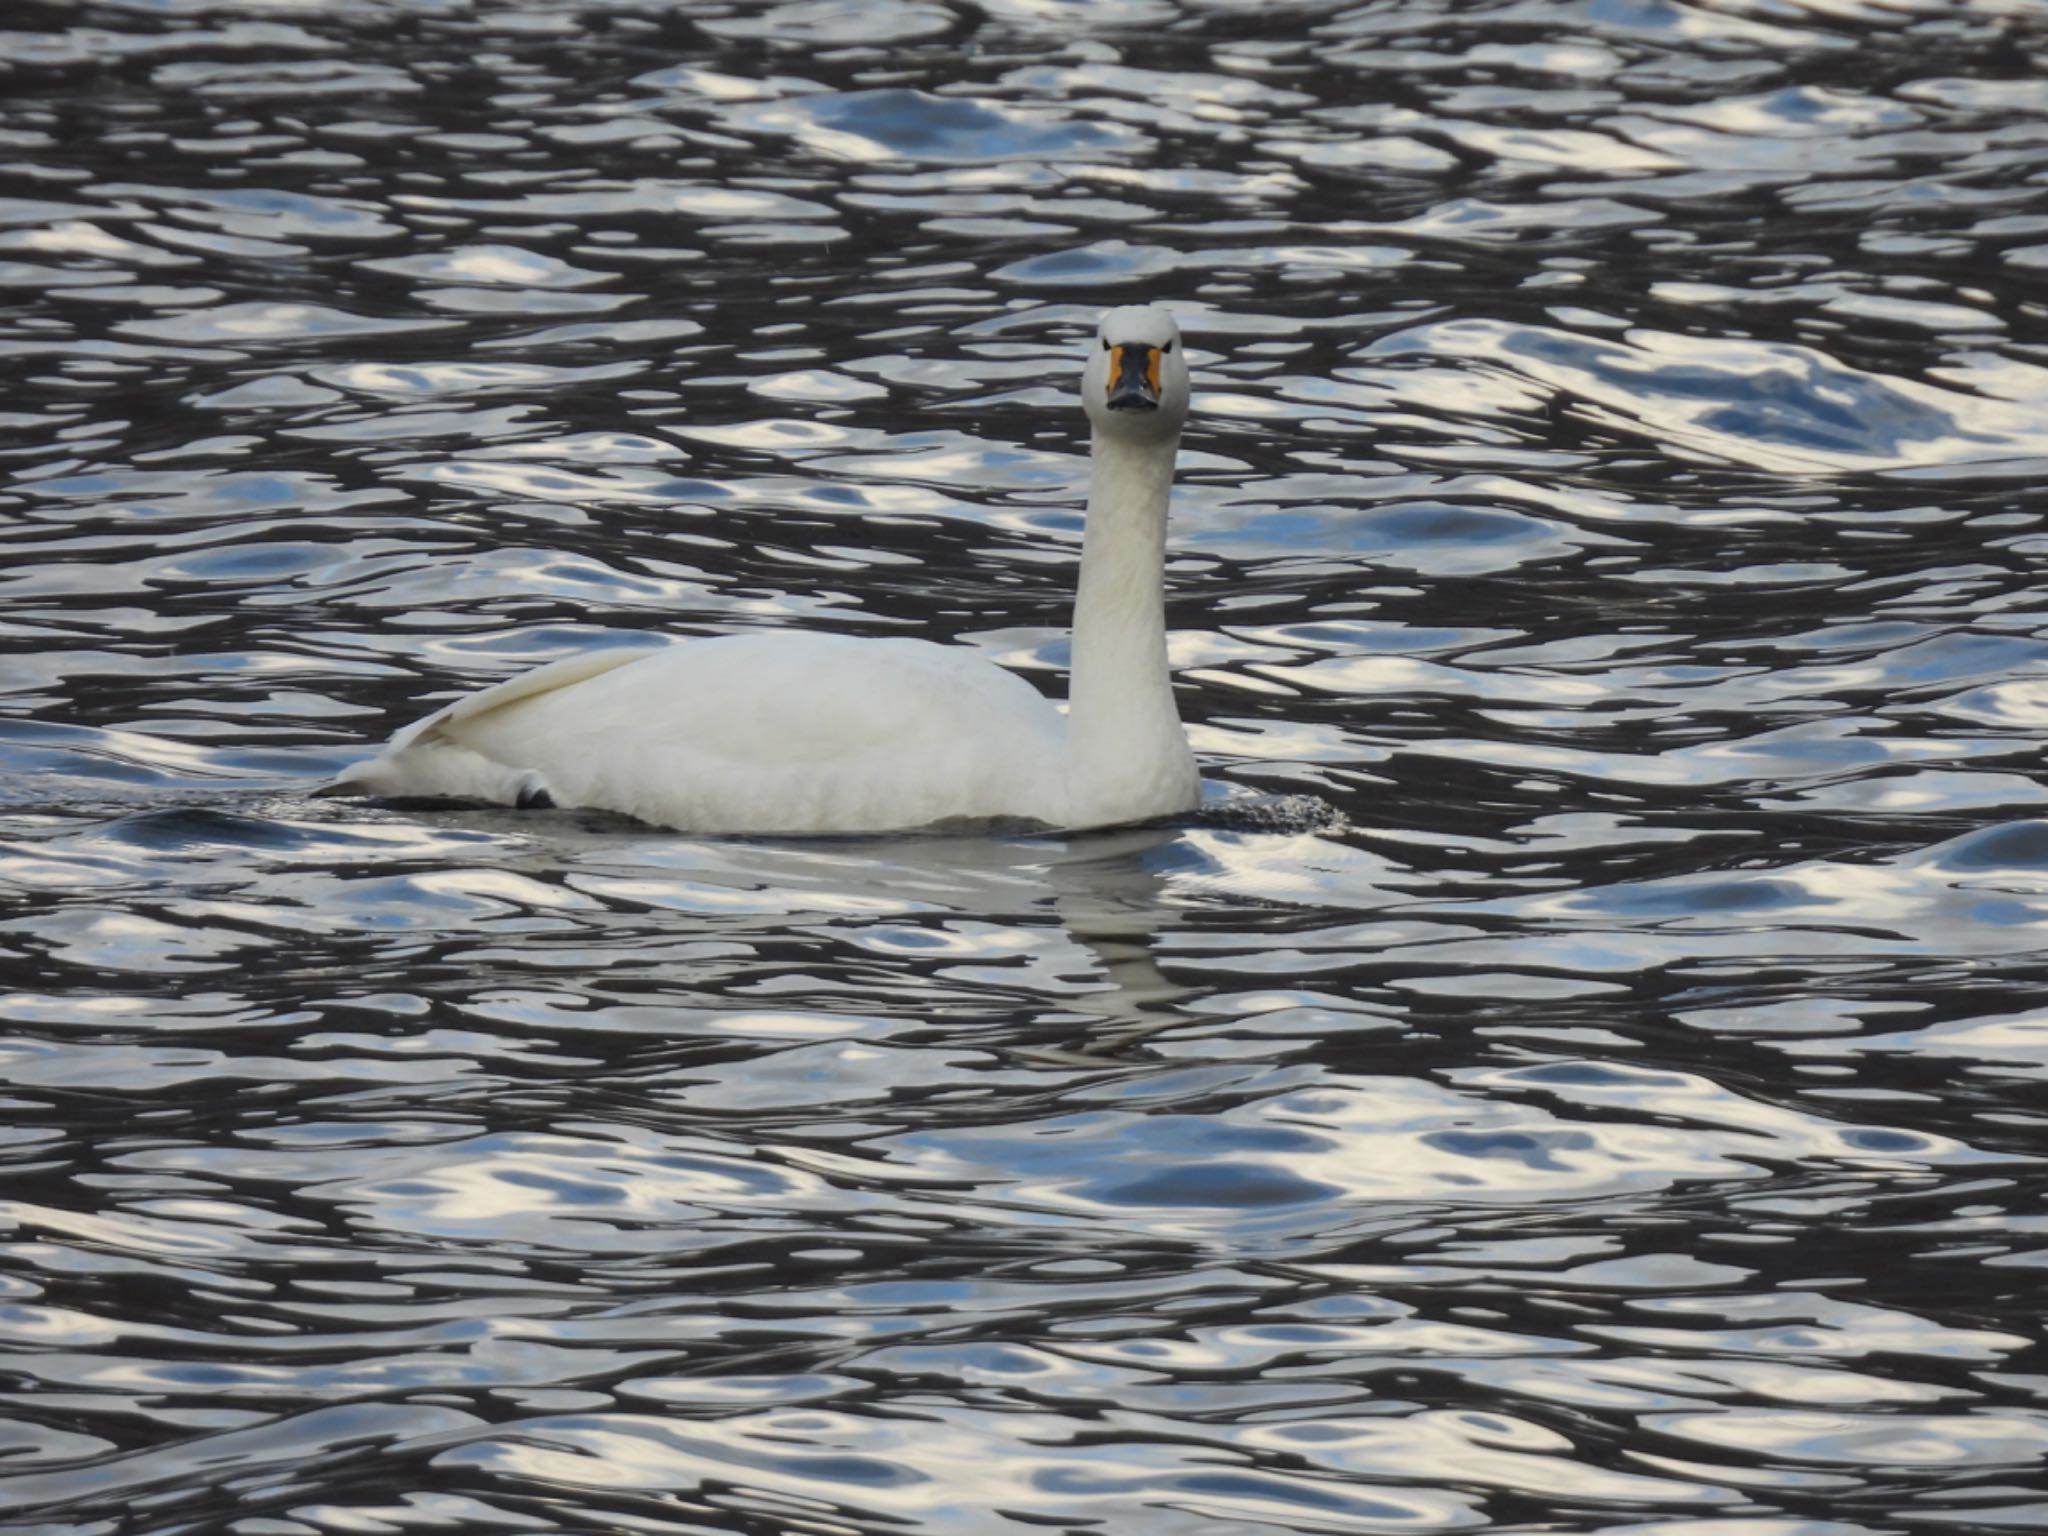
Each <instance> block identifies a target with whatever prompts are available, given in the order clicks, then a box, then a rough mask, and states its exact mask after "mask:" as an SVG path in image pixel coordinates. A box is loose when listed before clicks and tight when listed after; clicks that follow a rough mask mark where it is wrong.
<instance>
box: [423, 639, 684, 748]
mask: <svg viewBox="0 0 2048 1536" xmlns="http://www.w3.org/2000/svg"><path fill="white" fill-rule="evenodd" d="M669 648H670V647H669V646H668V645H666V644H662V645H612V646H602V647H600V648H598V649H597V650H594V651H585V652H583V653H581V654H580V655H576V656H564V657H562V658H561V659H560V660H559V661H550V662H546V663H544V664H543V665H541V666H538V667H535V668H534V669H533V670H532V671H531V672H522V673H520V674H519V675H518V676H517V677H508V678H506V679H505V681H504V682H502V683H493V684H492V685H491V686H490V687H488V688H484V689H480V690H478V691H477V692H475V693H467V694H464V695H463V696H462V697H461V698H459V699H457V700H455V702H454V703H452V704H449V705H447V706H445V707H444V708H441V709H437V710H435V711H434V713H432V714H431V715H428V716H426V717H425V718H424V719H420V720H415V721H413V723H412V724H411V725H408V726H406V727H405V728H404V729H403V730H401V731H399V732H398V733H397V734H396V735H394V736H393V737H392V738H391V741H390V743H389V745H388V746H387V747H386V749H385V750H387V751H397V750H401V749H403V748H405V747H408V746H410V745H412V743H414V742H415V741H418V740H419V739H420V738H421V737H423V736H427V735H431V734H434V733H436V732H442V731H445V730H446V729H447V728H448V727H449V726H452V725H454V724H455V723H456V722H457V721H461V720H470V719H474V718H475V717H476V716H478V715H483V714H488V713H490V712H491V711H492V710H494V709H503V708H504V707H505V706H506V705H508V704H517V703H518V702H519V701H520V700H521V699H530V698H532V697H533V696H534V695H536V694H542V693H552V692H554V691H555V690H556V689H558V688H571V687H574V686H575V685H576V684H578V683H581V682H585V681H587V680H589V679H590V678H593V677H600V676H602V675H603V674H604V673H606V672H610V671H612V670H613V669H615V668H617V667H623V666H625V665H627V664H628V663H629V662H635V661H643V660H645V659H646V658H647V657H649V656H658V655H660V654H661V653H662V652H663V651H666V650H668V649H669Z"/></svg>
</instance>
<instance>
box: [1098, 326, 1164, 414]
mask: <svg viewBox="0 0 2048 1536" xmlns="http://www.w3.org/2000/svg"><path fill="white" fill-rule="evenodd" d="M1109 408H1110V409H1111V410H1112V411H1156V410H1158V409H1159V349H1158V348H1157V347H1148V346H1146V345H1145V344H1144V343H1143V342H1126V343H1125V344H1124V345H1123V346H1120V347H1111V348H1110V349H1109Z"/></svg>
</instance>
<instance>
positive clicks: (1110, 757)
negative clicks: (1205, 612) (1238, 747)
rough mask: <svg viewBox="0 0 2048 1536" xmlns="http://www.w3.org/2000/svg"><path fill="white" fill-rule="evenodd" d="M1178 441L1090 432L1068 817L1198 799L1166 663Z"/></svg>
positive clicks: (1071, 689) (1077, 819) (1161, 810)
mask: <svg viewBox="0 0 2048 1536" xmlns="http://www.w3.org/2000/svg"><path fill="white" fill-rule="evenodd" d="M1178 446H1179V439H1178V437H1168V438H1162V439H1159V440H1156V441H1142V440H1141V441H1133V440H1130V439H1126V438H1122V437H1116V436H1112V435H1110V434H1108V433H1104V432H1098V433H1096V435H1095V443H1094V452H1093V455H1092V465H1093V468H1092V473H1091V477H1090V481H1089V486H1088V526H1087V531H1086V533H1085V534H1084V535H1083V538H1082V542H1081V580H1080V587H1079V590H1078V591H1077V592H1076V593H1075V596H1074V642H1073V674H1072V677H1071V679H1070V680H1069V683H1068V689H1067V698H1068V705H1067V792H1068V797H1069V800H1070V802H1071V815H1072V817H1073V821H1074V824H1076V825H1082V826H1089V825H1101V824H1104V823H1107V822H1114V821H1131V820H1137V819H1139V818H1142V817H1147V816H1161V815H1166V814H1168V813H1170V812H1173V811H1179V810H1185V809H1187V808H1188V807H1189V806H1191V805H1193V804H1194V802H1195V798H1196V794H1197V788H1196V783H1197V781H1196V776H1195V761H1194V756H1193V754H1192V753H1191V752H1189V750H1188V742H1187V733H1186V732H1185V731H1183V730H1182V729H1181V723H1180V715H1179V713H1178V712H1177V711H1176V710H1175V708H1174V703H1173V679H1172V676H1171V674H1170V673H1169V672H1168V671H1167V666H1166V568H1165V567H1166V502H1167V495H1168V492H1169V490H1170V489H1171V486H1172V483H1173V456H1174V451H1175V449H1176V448H1177V447H1178Z"/></svg>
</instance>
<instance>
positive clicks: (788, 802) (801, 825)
mask: <svg viewBox="0 0 2048 1536" xmlns="http://www.w3.org/2000/svg"><path fill="white" fill-rule="evenodd" d="M1081 394H1082V401H1083V404H1084V405H1085V406H1086V408H1087V411H1088V416H1089V419H1090V421H1091V422H1092V423H1093V427H1094V440H1093V447H1092V452H1091V470H1090V484H1089V495H1088V523H1087V531H1086V533H1085V535H1084V537H1083V541H1082V554H1081V575H1080V581H1079V589H1078V591H1077V593H1076V598H1075V607H1074V644H1073V673H1072V677H1071V680H1070V685H1069V699H1070V703H1069V708H1068V710H1067V712H1066V713H1064V714H1062V713H1061V711H1060V710H1059V709H1058V708H1057V707H1056V706H1055V705H1054V704H1052V703H1051V702H1050V701H1049V700H1047V699H1046V698H1044V697H1043V696H1042V695H1040V694H1039V693H1038V691H1037V690H1036V689H1034V688H1033V687H1032V686H1031V685H1030V684H1029V683H1027V682H1026V681H1025V680H1024V679H1023V678H1021V677H1019V676H1017V675H1016V674H1015V673H1012V672H1007V671H1005V670H1004V669H1003V668H1001V667H999V666H997V665H995V664H994V663H992V662H989V661H987V660H984V659H983V658H982V657H980V656H979V655H977V654H976V653H975V652H973V651H970V650H966V649H963V648H960V647H955V646H945V645H934V644H932V643H930V642H928V641H923V640H897V639H886V640H881V639H856V638H852V637H849V636H844V635H832V634H815V633H805V632H801V631H773V632H763V633H757V634H743V635H725V636H720V637H717V638H715V639H693V640H682V641H677V642H675V643H673V644H667V645H656V646H653V647H636V648H633V649H614V650H603V651H598V652H595V653H592V654H590V655H585V656H577V657H572V658H570V659H568V660H565V661H559V662H555V663H553V664H551V665H549V666H545V667H541V668H539V669H537V670H536V671H533V672H529V673H527V674H525V675H524V676H521V677H516V678H513V679H511V680H509V681H507V682H504V683H500V684H498V685H497V686H496V687H493V688H487V689H485V690H483V691H482V692H480V693H476V694H472V695H470V696H469V697H467V698H464V699H459V700H457V701H456V702H455V703H453V704H451V705H449V706H448V707H447V708H445V709H442V710H440V711H439V712H438V713H435V714H432V715H429V716H428V717H427V718H426V719H424V720H421V721H418V722H416V723H415V724H413V725H410V726H408V727H406V728H405V729H404V730H402V731H400V732H399V733H398V734H397V735H395V736H393V737H392V738H391V740H390V742H389V743H388V744H387V745H386V746H385V747H384V749H383V751H382V752H380V753H379V754H378V755H377V756H376V757H374V758H371V759H369V760H368V761H366V762H362V763H357V764H355V765H353V766H351V767H350V768H348V769H347V770H346V771H344V772H343V773H342V774H341V776H340V778H339V780H338V781H337V785H336V787H337V788H343V789H347V790H350V791H353V792H358V793H364V794H374V795H396V796H450V797H456V798H461V799H472V800H486V801H495V802H497V803H500V804H505V805H518V804H529V805H534V804H539V805H545V804H549V803H553V804H555V805H559V806H587V807H594V808H600V809H604V810H612V811H622V812H624V813H626V814H627V815H631V816H636V817H639V818H640V819H642V820H644V821H649V822H654V823H656V824H658V825H662V826H668V827H676V828H679V829H682V830H685V831H695V832H785V833H806V832H809V833H818V832H885V831H899V830H907V829H912V828H917V827H924V826H930V825H932V824H934V823H937V822H946V821H955V820H959V819H970V820H990V819H998V818H1001V819H1009V818H1020V819H1028V820H1031V821H1036V822H1042V823H1045V824H1047V825H1049V826H1054V827H1068V828H1079V827H1091V826H1106V825H1110V824H1113V823H1116V822H1123V821H1135V820H1140V819H1143V818H1147V817H1152V816H1162V815H1168V814H1171V813H1173V812H1176V811H1182V810H1186V809H1188V808H1189V807H1191V806H1192V805H1194V803H1195V801H1196V799H1197V798H1198V794H1199V788H1198V780H1197V777H1196V773H1195V763H1194V757H1193V754H1192V753H1190V752H1189V750H1188V744H1187V737H1186V734H1185V732H1184V731H1183V730H1182V729H1181V724H1180V718H1179V715H1178V714H1177V712H1176V711H1175V708H1174V702H1173V688H1172V679H1171V676H1170V674H1169V672H1168V670H1167V664H1166V619H1165V589H1164V580H1165V539H1166V504H1167V495H1168V489H1169V486H1170V483H1171V480H1172V475H1173V458H1174V453H1175V450H1176V448H1177V447H1178V445H1179V441H1180V429H1181V424H1182V422H1183V421H1184V420H1185V419H1186V416H1187V408H1188V371H1187V361H1186V357H1185V355H1184V354H1183V352H1182V349H1181V347H1180V344H1179V333H1178V331H1177V329H1176V327H1175V325H1174V322H1173V318H1172V316H1171V315H1169V314H1168V313H1167V312H1166V311H1165V310H1163V309H1160V308H1158V307H1157V306H1151V305H1143V306H1131V307H1127V308H1123V309H1114V310H1111V311H1110V312H1109V313H1108V314H1107V315H1106V316H1105V317H1104V318H1103V322H1102V328H1101V331H1100V333H1099V335H1098V337H1097V341H1096V345H1095V347H1094V348H1093V349H1092V350H1091V352H1090V354H1089V358H1088V362H1087V365H1086V367H1085V368H1084V370H1083V373H1082V382H1081Z"/></svg>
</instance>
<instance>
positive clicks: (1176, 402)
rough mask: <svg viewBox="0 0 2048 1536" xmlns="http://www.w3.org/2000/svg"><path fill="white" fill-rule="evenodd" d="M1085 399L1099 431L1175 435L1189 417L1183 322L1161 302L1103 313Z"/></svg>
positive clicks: (1086, 372)
mask: <svg viewBox="0 0 2048 1536" xmlns="http://www.w3.org/2000/svg"><path fill="white" fill-rule="evenodd" d="M1081 402H1082V404H1084V405H1085V406H1087V408H1088V419H1089V421H1091V422H1092V423H1094V426H1095V430H1096V431H1097V432H1103V433H1108V434H1111V435H1112V436H1116V437H1125V438H1137V439H1151V440H1154V441H1157V440H1159V439H1170V438H1173V437H1176V436H1178V435H1179V433H1180V429H1181V423H1183V422H1184V421H1186V420H1187V419H1188V359H1187V349H1186V348H1185V347H1183V346H1182V345H1181V340H1180V327H1179V326H1177V325H1175V324H1174V323H1173V316H1172V315H1171V314H1170V313H1168V312H1167V311H1166V310H1165V309H1163V308H1161V307H1160V306H1159V305H1157V304H1126V305H1124V306H1122V307H1121V308H1119V309H1112V310H1111V311H1110V312H1109V313H1108V314H1106V315H1104V316H1103V317H1102V328H1101V329H1100V330H1099V331H1097V332H1096V335H1095V345H1094V347H1093V348H1092V349H1091V350H1090V351H1089V354H1088V365H1087V367H1086V368H1084V369H1083V370H1082V373H1081Z"/></svg>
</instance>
